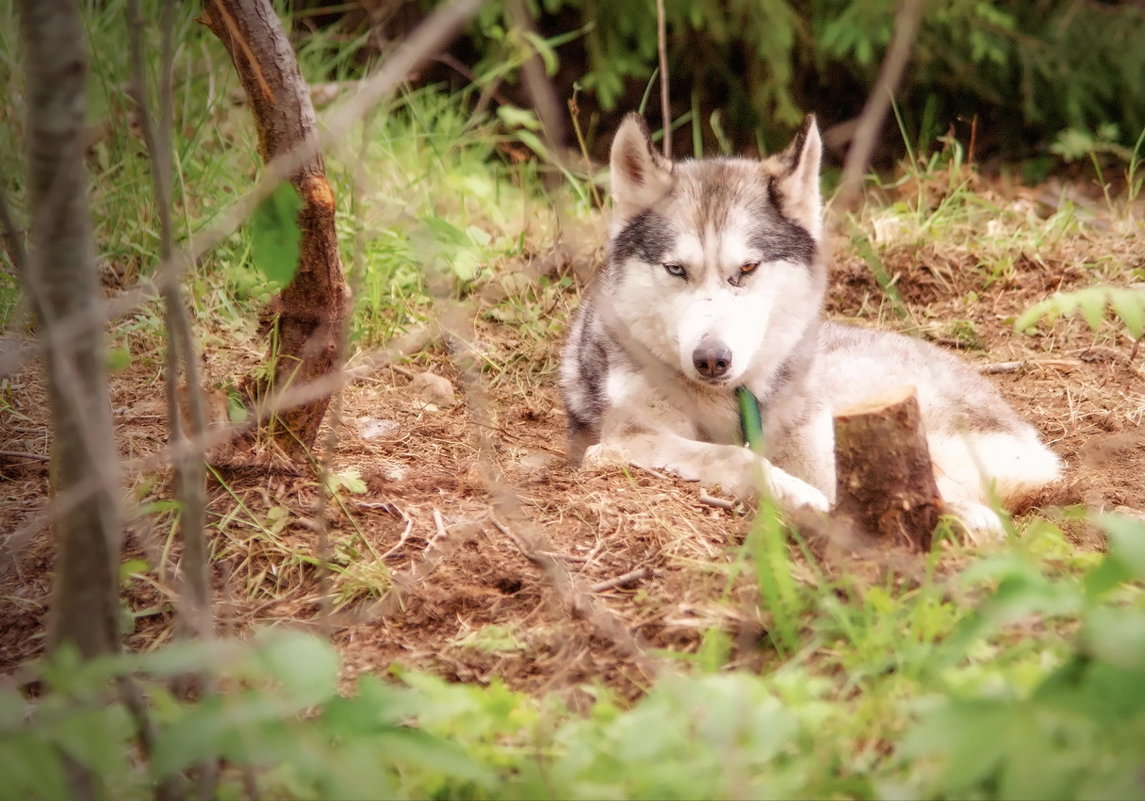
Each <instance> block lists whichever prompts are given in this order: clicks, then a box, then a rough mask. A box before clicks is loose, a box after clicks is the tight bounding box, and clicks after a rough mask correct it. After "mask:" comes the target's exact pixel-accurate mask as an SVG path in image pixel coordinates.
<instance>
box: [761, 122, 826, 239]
mask: <svg viewBox="0 0 1145 801" xmlns="http://www.w3.org/2000/svg"><path fill="white" fill-rule="evenodd" d="M822 155H823V144H822V141H821V140H820V139H819V126H818V125H816V124H815V115H814V114H808V115H807V116H806V117H804V118H803V124H802V125H801V126H799V130H798V131H797V132H796V134H795V138H794V139H793V140H791V144H790V145H788V146H787V149H786V150H784V151H783V152H782V153H780V154H779V155H777V156H775V158H774V160H773V161H772V164H773V165H774V167H773V169H774V170H775V171H774V173H773V177H772V185H771V186H772V192H773V199H774V200H775V203H776V205H778V206H779V209H780V211H782V212H783V213H784V214H785V215H787V216H788V217H790V218H792V219H794V220H796V221H797V222H799V223H800V224H802V225H803V227H804V228H806V229H807V230H808V231H810V232H811V234H812V235H813V236H818V235H819V232H820V231H821V230H822V226H823V219H822V218H823V201H822V199H821V197H820V194H819V162H820V160H821V158H822Z"/></svg>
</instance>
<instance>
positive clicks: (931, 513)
mask: <svg viewBox="0 0 1145 801" xmlns="http://www.w3.org/2000/svg"><path fill="white" fill-rule="evenodd" d="M835 471H836V479H835V481H836V489H835V492H836V500H835V512H836V514H837V515H839V516H841V517H843V518H846V519H848V520H849V521H850V522H851V523H853V524H855V525H857V526H858V528H859V529H860V531H861V532H862V533H864V534H866V535H868V536H872V537H875V538H877V539H878V540H880V541H882V542H887V541H891V542H896V541H897V542H905V543H907V544H909V545H911V546H912V547H914V548H917V549H922V550H925V549H928V548H929V547H930V538H931V535H932V534H933V533H934V527H935V526H936V525H938V518H939V515H941V514H942V500H941V498H940V496H939V494H938V487H937V486H936V485H935V481H934V468H933V467H932V465H931V462H930V451H929V449H928V448H927V445H926V434H925V432H924V431H923V427H922V417H921V414H920V413H919V408H918V398H917V397H916V395H915V390H914V387H910V386H907V387H899V388H898V389H895V390H891V391H890V392H887V393H884V394H882V395H877V396H874V397H871V398H868V399H867V400H865V401H862V402H861V403H858V404H855V405H853V406H850V407H848V408H846V409H843V410H841V411H840V412H839V413H837V414H836V415H835Z"/></svg>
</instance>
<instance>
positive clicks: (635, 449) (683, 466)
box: [584, 429, 830, 512]
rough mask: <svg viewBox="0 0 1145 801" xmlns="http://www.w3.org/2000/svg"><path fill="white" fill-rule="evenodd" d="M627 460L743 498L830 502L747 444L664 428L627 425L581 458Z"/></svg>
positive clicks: (800, 505)
mask: <svg viewBox="0 0 1145 801" xmlns="http://www.w3.org/2000/svg"><path fill="white" fill-rule="evenodd" d="M626 463H627V464H635V465H637V466H640V467H646V468H649V469H652V470H664V471H667V472H670V473H673V474H675V475H677V476H679V477H680V478H682V479H684V480H686V481H701V482H704V483H705V484H709V485H712V486H714V485H717V484H718V485H719V486H721V487H722V488H723V489H724V491H725V492H728V493H731V494H732V495H735V496H736V497H738V498H742V499H744V500H754V499H756V498H758V497H759V496H760V494H761V490H762V491H766V492H767V493H769V494H770V495H771V497H772V498H774V499H775V502H776V503H778V504H779V505H780V507H781V508H784V509H804V508H810V509H813V510H816V511H820V512H826V511H827V510H828V508H829V506H830V504H829V502H828V500H827V497H826V496H825V495H824V494H823V493H822V492H821V491H820V490H818V489H816V488H815V487H813V486H811V485H810V484H808V483H807V482H806V481H803V480H802V479H799V478H796V477H795V476H793V475H791V474H790V473H788V472H786V471H785V470H782V469H781V468H779V467H776V466H775V465H773V464H771V463H770V462H768V461H767V460H766V459H763V458H761V457H759V456H757V455H755V454H754V453H752V452H751V451H750V450H748V449H747V448H743V447H739V446H737V445H719V444H714V443H711V442H699V441H697V440H693V439H688V438H687V437H683V436H680V435H679V434H675V433H672V432H667V431H656V432H652V431H647V430H634V429H630V430H629V431H628V432H626V433H625V434H624V435H622V436H614V437H611V438H607V439H606V440H605V442H602V443H601V444H600V445H594V446H593V447H591V448H589V449H588V451H587V452H586V453H585V458H584V465H585V466H586V467H599V466H604V465H613V464H626Z"/></svg>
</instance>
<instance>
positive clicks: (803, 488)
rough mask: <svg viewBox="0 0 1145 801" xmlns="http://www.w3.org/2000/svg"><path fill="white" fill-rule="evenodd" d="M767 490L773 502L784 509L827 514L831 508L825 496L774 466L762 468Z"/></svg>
mask: <svg viewBox="0 0 1145 801" xmlns="http://www.w3.org/2000/svg"><path fill="white" fill-rule="evenodd" d="M764 475H765V476H766V477H767V490H768V492H769V493H771V497H772V498H774V499H775V502H776V503H777V504H779V505H780V506H781V507H782V508H784V509H810V510H812V511H815V512H827V511H828V510H830V508H831V504H830V502H829V501H828V500H827V496H826V495H824V494H823V493H822V492H821V491H819V490H818V489H816V488H815V487H813V486H811V485H810V484H808V483H807V482H806V481H804V480H803V479H800V478H796V477H795V476H793V475H791V474H790V473H788V472H786V471H785V470H781V469H780V468H778V467H776V466H775V465H767V466H765V467H764Z"/></svg>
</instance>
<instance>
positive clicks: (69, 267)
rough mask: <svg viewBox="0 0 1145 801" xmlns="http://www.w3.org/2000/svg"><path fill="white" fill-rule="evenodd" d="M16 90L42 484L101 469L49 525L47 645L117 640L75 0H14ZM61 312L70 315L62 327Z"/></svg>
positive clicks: (111, 473)
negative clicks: (41, 400) (42, 431)
mask: <svg viewBox="0 0 1145 801" xmlns="http://www.w3.org/2000/svg"><path fill="white" fill-rule="evenodd" d="M19 10H20V29H21V34H22V36H23V44H24V63H25V75H26V97H27V126H26V129H25V130H26V134H27V135H26V141H27V186H28V202H29V208H30V218H31V219H30V225H29V230H30V232H31V236H30V248H29V252H28V254H27V259H26V264H25V268H24V270H23V271H22V279H23V283H24V291H25V293H26V295H27V297H28V298H29V300H30V301H31V303H32V305H33V308H34V309H35V313H36V317H37V320H38V325H39V334H40V337H41V338H42V339H43V341H44V342H45V343H46V359H45V362H46V367H47V378H48V385H49V394H50V399H51V426H52V484H53V493H54V494H55V495H56V496H57V497H58V496H61V495H64V494H66V493H68V492H69V490H71V489H72V488H75V487H77V485H79V484H80V483H82V482H87V481H89V480H90V479H91V478H92V477H98V478H99V479H101V480H100V481H99V483H98V486H97V487H96V488H95V489H94V490H92V491H91V493H90V496H89V497H87V498H86V499H85V500H84V501H83V502H82V503H76V504H70V508H69V509H68V510H67V511H65V512H64V513H63V514H61V515H60V517H59V519H58V522H57V523H56V527H55V537H56V544H57V556H56V575H55V588H54V597H53V602H52V622H51V625H50V628H49V647H50V648H52V649H55V648H59V647H60V646H63V645H67V644H70V645H74V646H76V647H77V648H78V649H79V651H80V653H81V654H83V655H84V656H85V657H93V656H97V655H99V654H104V653H109V652H112V651H115V650H118V648H119V623H118V620H119V618H118V608H117V591H118V586H119V581H118V568H119V553H120V514H121V513H120V509H119V487H120V481H119V457H118V455H117V453H116V449H115V440H114V436H113V431H112V419H111V407H110V404H109V402H108V390H107V374H106V362H105V351H104V334H103V317H102V315H101V313H100V289H99V276H98V273H97V268H96V259H95V251H94V245H93V240H92V229H91V219H90V216H89V211H88V203H87V187H86V179H85V175H84V162H83V158H84V146H83V130H84V112H85V108H86V95H85V81H86V79H87V53H86V44H85V37H84V29H83V21H82V19H81V18H80V12H79V6H78V5H77V4H76V3H75V2H74V0H20V4H19ZM64 320H78V321H80V322H81V324H82V327H81V328H80V329H79V332H78V333H77V334H76V335H74V336H61V335H60V334H59V333H58V332H57V329H58V327H59V325H60V323H61V322H63V321H64Z"/></svg>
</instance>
